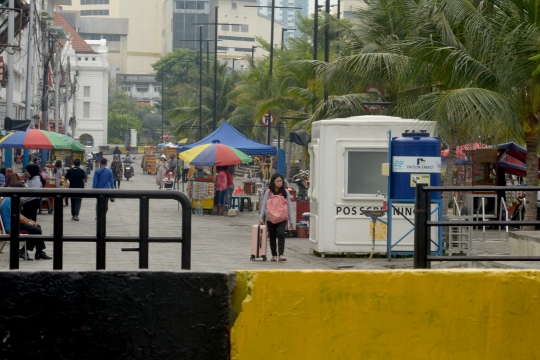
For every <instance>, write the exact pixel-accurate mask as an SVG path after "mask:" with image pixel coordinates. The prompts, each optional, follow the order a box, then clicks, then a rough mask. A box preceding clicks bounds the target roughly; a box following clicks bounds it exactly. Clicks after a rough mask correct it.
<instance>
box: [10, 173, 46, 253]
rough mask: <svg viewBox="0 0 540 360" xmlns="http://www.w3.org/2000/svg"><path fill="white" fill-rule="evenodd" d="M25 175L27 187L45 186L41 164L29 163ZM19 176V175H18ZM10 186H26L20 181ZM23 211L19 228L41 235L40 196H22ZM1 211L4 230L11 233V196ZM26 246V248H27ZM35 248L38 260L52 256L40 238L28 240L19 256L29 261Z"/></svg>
mask: <svg viewBox="0 0 540 360" xmlns="http://www.w3.org/2000/svg"><path fill="white" fill-rule="evenodd" d="M24 174H25V177H26V184H25V185H26V187H27V188H35V189H40V188H42V187H44V185H45V179H44V178H43V176H41V174H40V169H39V166H37V165H34V164H29V165H27V166H26V168H25V172H24ZM16 176H17V175H16V174H15V176H12V178H16ZM17 177H18V176H17ZM8 185H9V187H13V188H22V187H25V185H23V183H22V182H21V181H20V179H19V180H18V181H13V182H11V180H10V182H9V183H8ZM20 201H21V206H22V209H21V212H20V215H19V228H20V230H21V231H25V232H26V233H28V234H33V235H41V234H42V231H41V226H39V224H38V223H37V213H38V210H39V205H40V201H41V199H40V198H37V197H32V196H30V197H22V198H21V200H20ZM0 213H1V217H2V223H3V225H4V231H5V232H6V233H9V232H10V231H11V197H5V198H4V200H3V201H2V204H1V205H0ZM25 246H26V248H25ZM34 248H35V249H36V253H35V255H34V259H36V260H50V259H52V257H50V256H49V255H47V254H46V253H45V251H43V250H44V249H45V248H46V247H45V242H44V241H39V240H37V241H36V240H28V241H26V245H23V247H22V248H21V249H20V250H19V257H20V258H21V259H23V260H27V261H33V260H34V259H32V258H31V257H30V255H29V254H28V251H33V250H34Z"/></svg>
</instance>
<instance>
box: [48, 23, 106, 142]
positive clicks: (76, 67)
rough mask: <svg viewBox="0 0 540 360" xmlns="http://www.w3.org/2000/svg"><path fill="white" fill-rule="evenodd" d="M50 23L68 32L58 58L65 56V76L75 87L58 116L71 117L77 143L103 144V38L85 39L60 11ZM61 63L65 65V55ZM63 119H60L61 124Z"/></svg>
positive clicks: (104, 45)
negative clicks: (67, 71) (65, 106)
mask: <svg viewBox="0 0 540 360" xmlns="http://www.w3.org/2000/svg"><path fill="white" fill-rule="evenodd" d="M54 24H55V25H57V26H62V27H63V28H64V31H65V32H66V34H68V36H69V39H70V41H69V42H66V43H64V47H63V49H62V56H61V58H62V59H66V58H67V57H69V64H70V66H69V69H70V73H69V78H70V79H72V82H73V83H75V84H76V89H75V90H76V91H75V92H74V94H73V96H72V97H71V99H69V100H68V104H67V109H68V112H67V114H65V111H64V112H61V114H63V116H62V120H64V119H65V120H69V118H71V119H72V122H71V128H70V131H69V132H70V133H71V135H72V136H73V138H76V139H79V141H80V142H81V143H83V144H86V143H88V142H90V143H91V144H92V145H106V144H107V128H108V107H109V101H108V100H109V99H108V95H109V71H110V69H109V62H108V49H107V40H105V39H100V40H86V41H85V40H84V39H83V38H82V37H81V36H80V35H79V34H78V33H77V32H76V31H75V28H73V27H72V26H71V25H70V24H69V23H68V22H67V21H66V19H64V17H63V16H62V15H61V14H60V12H55V14H54ZM62 63H63V64H62V65H63V68H64V69H67V66H66V64H67V59H66V60H63V61H62ZM67 77H68V76H64V78H66V79H67ZM64 83H65V81H64ZM66 122H67V121H62V124H65V123H66ZM51 130H52V129H51Z"/></svg>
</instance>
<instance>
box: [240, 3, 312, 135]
mask: <svg viewBox="0 0 540 360" xmlns="http://www.w3.org/2000/svg"><path fill="white" fill-rule="evenodd" d="M244 7H256V8H271V9H272V20H271V25H270V74H269V75H270V77H269V78H268V82H269V84H270V83H271V81H272V74H273V71H274V69H273V66H274V22H275V10H276V9H300V10H301V9H302V8H301V7H294V6H276V0H272V5H271V6H261V5H244ZM270 95H271V94H270ZM271 118H272V113H271V112H270V111H268V133H267V136H266V143H267V144H268V145H271V143H272V124H271V122H270V119H271Z"/></svg>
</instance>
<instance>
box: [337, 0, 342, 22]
mask: <svg viewBox="0 0 540 360" xmlns="http://www.w3.org/2000/svg"><path fill="white" fill-rule="evenodd" d="M340 13H341V0H337V19H338V20H339V19H340Z"/></svg>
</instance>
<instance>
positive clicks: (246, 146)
mask: <svg viewBox="0 0 540 360" xmlns="http://www.w3.org/2000/svg"><path fill="white" fill-rule="evenodd" d="M213 142H219V143H221V144H224V145H227V146H231V147H233V148H236V149H238V150H240V151H242V152H243V153H245V154H248V155H275V154H276V147H275V146H270V145H265V144H261V143H258V142H256V141H253V140H251V139H248V138H247V137H245V136H244V135H242V134H241V133H239V132H238V130H236V129H235V128H233V127H232V126H231V125H230V124H229V123H227V122H226V123H223V125H221V126H220V127H218V128H217V129H216V130H215V131H214V132H212V133H211V134H209V135H208V136H207V137H205V138H204V139H202V140H199V141H197V142H196V143H193V144H188V145H179V146H178V148H177V149H178V152H182V151H186V150H189V149H191V148H194V147H195V146H199V145H205V144H212V143H213Z"/></svg>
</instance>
